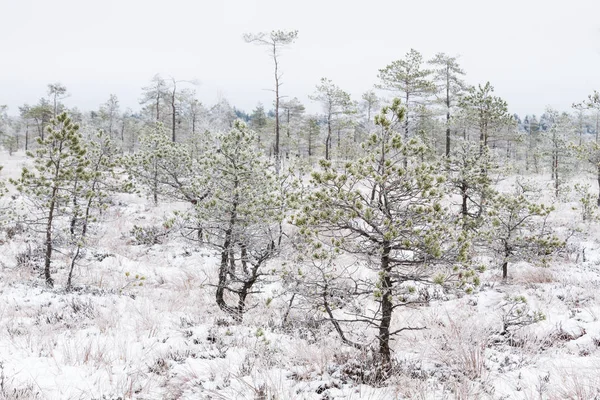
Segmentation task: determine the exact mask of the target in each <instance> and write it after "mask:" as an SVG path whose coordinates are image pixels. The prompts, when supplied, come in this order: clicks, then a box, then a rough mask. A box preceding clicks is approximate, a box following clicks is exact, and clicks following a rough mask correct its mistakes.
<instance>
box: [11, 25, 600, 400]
mask: <svg viewBox="0 0 600 400" xmlns="http://www.w3.org/2000/svg"><path fill="white" fill-rule="evenodd" d="M297 35H298V33H297V32H295V31H290V32H287V31H286V32H283V31H278V32H272V33H261V34H252V35H246V36H245V40H246V41H248V42H249V43H254V44H258V45H260V46H263V47H266V48H267V49H268V52H269V53H268V54H269V56H270V57H271V58H272V60H273V62H274V64H273V66H274V74H275V82H274V93H275V98H274V103H273V107H274V108H273V109H271V107H270V106H267V107H266V108H265V106H263V105H261V104H258V105H257V106H256V108H255V109H254V110H252V111H251V112H248V113H247V112H245V111H242V110H239V109H236V108H235V107H233V106H232V105H230V104H229V103H228V102H227V101H226V100H224V99H223V100H221V101H220V102H219V103H217V104H214V105H205V104H201V103H200V102H199V101H198V100H196V98H195V86H194V84H193V83H192V82H189V81H178V80H175V79H173V78H172V79H164V78H163V77H161V76H159V75H157V76H155V77H154V78H152V80H151V81H150V82H149V84H148V86H146V87H144V88H143V89H142V94H141V100H140V105H141V108H140V109H138V110H131V109H126V110H123V109H122V108H121V107H120V105H119V101H118V98H117V96H116V95H110V97H109V99H108V101H107V102H106V103H104V104H102V105H101V106H100V107H99V109H98V110H89V111H85V112H84V111H79V110H78V109H68V108H67V107H65V106H64V105H63V104H62V101H61V100H62V99H63V98H65V96H66V95H67V88H65V87H64V86H63V85H61V84H59V83H56V84H51V85H48V93H47V94H48V97H45V98H42V99H41V100H39V101H38V102H37V103H36V104H33V105H29V104H24V105H23V106H22V107H20V108H19V110H18V115H13V114H9V112H8V111H9V110H6V109H4V110H3V112H2V114H1V115H0V116H1V118H2V122H1V123H0V129H1V131H0V133H1V140H2V144H3V146H4V149H5V150H6V151H7V152H8V153H9V154H10V155H11V156H12V155H13V154H15V153H16V154H23V153H21V152H24V153H25V154H26V155H27V160H28V161H27V162H25V164H24V166H23V167H22V168H21V171H20V173H19V175H18V176H14V177H12V178H11V179H6V180H5V181H3V182H2V187H1V188H0V189H1V192H2V194H4V195H5V196H4V199H3V200H4V202H3V203H2V204H3V208H2V209H1V210H0V216H1V218H2V222H3V229H4V232H5V239H6V240H13V241H16V243H20V245H19V246H21V247H20V250H19V257H20V258H17V259H14V260H8V261H5V262H4V265H3V268H13V267H14V265H19V266H22V265H23V263H24V259H27V260H28V261H29V262H28V263H27V265H28V268H31V269H32V270H33V271H36V273H39V278H36V279H37V280H38V281H39V282H38V283H39V284H40V285H44V286H46V287H47V288H48V289H47V290H53V291H55V292H60V293H62V291H63V290H64V291H67V292H69V293H73V292H75V293H76V292H78V291H84V290H89V288H87V289H86V288H84V287H83V286H79V283H78V276H79V268H80V267H81V266H82V265H86V266H89V265H90V258H94V257H96V258H97V257H99V256H98V254H100V250H101V249H99V248H98V246H97V243H98V241H99V240H100V237H101V235H102V232H103V230H102V226H104V225H106V224H111V223H113V222H111V220H110V218H112V217H109V216H111V215H113V214H111V210H112V209H116V208H118V207H119V206H120V202H121V201H122V200H121V199H123V198H124V197H123V196H124V195H127V194H128V195H131V194H136V195H138V196H141V197H142V198H144V199H146V200H145V201H146V203H147V206H148V207H154V208H155V209H156V210H159V209H160V210H161V211H160V212H159V213H158V214H161V213H162V214H161V218H162V221H161V223H160V224H158V225H144V224H143V221H142V222H141V223H139V224H138V223H137V222H136V225H135V226H134V228H133V229H132V230H131V231H130V232H129V233H128V234H129V237H130V238H131V241H130V242H129V245H130V246H146V247H153V248H158V249H161V248H162V247H164V246H167V245H168V243H169V242H177V243H182V246H183V247H185V248H189V249H192V251H196V252H207V253H206V254H207V256H206V257H213V258H214V259H215V263H216V269H215V270H214V271H213V272H214V273H213V272H211V273H206V278H205V279H204V280H203V282H202V284H201V289H202V291H204V292H205V293H207V294H209V295H210V298H211V299H212V300H211V301H213V302H214V304H215V305H216V306H217V307H218V310H219V311H218V312H219V313H220V314H218V315H219V316H218V318H219V320H220V321H227V322H226V324H227V326H236V325H240V326H243V325H244V324H245V323H246V322H245V319H244V317H245V315H246V314H247V312H248V310H252V309H253V310H256V309H258V310H259V311H260V310H262V309H265V310H266V309H270V308H273V307H277V308H278V309H279V310H280V312H279V313H278V314H277V316H278V317H277V318H271V320H270V322H269V324H270V325H269V329H272V330H274V331H278V332H284V333H285V332H304V333H303V335H308V333H306V332H315V327H316V326H318V327H319V329H320V330H319V332H320V334H323V335H329V334H333V335H335V338H336V339H335V342H336V343H338V345H339V346H343V347H344V348H348V349H350V350H347V351H349V352H350V353H343V354H350V355H349V356H348V357H349V360H345V361H343V362H342V361H340V360H339V359H338V360H337V361H334V360H330V361H331V362H332V363H333V362H339V363H341V364H343V365H345V367H344V368H345V369H344V370H343V375H344V376H345V378H344V379H348V380H351V381H353V382H355V383H367V384H369V385H373V386H378V385H380V386H381V385H382V386H385V385H386V384H390V382H392V381H393V379H397V378H398V376H400V375H402V374H404V373H405V372H406V371H404V370H403V368H405V366H404V367H403V366H402V365H403V364H402V362H401V361H402V360H400V359H399V358H398V357H397V356H396V352H397V351H398V349H401V348H403V347H405V346H406V345H407V342H406V334H407V333H410V334H418V333H419V332H425V331H427V330H428V329H431V328H432V327H433V326H432V325H431V321H427V320H426V319H420V318H417V319H416V320H415V321H418V322H416V323H412V322H411V321H410V320H407V319H406V318H404V317H402V318H401V317H400V315H403V316H404V315H405V314H404V313H405V312H406V310H410V311H411V312H416V313H419V312H420V311H421V310H424V309H426V308H427V306H428V304H430V303H431V302H444V301H451V300H454V299H459V298H463V297H465V296H467V297H468V296H471V295H473V294H475V293H478V292H480V291H482V290H486V288H484V287H482V286H483V285H482V276H486V275H485V274H492V276H495V274H497V275H499V278H498V281H499V282H500V284H501V283H502V282H510V281H511V278H512V275H513V274H514V272H515V270H516V269H518V268H520V267H522V266H523V265H533V266H537V267H539V268H545V267H546V266H548V265H551V264H552V263H555V262H556V260H566V259H575V258H576V259H577V260H579V259H580V257H581V258H582V259H583V261H585V259H584V258H585V251H583V252H581V251H579V250H573V248H574V247H573V243H574V242H573V240H574V238H577V237H579V236H581V235H582V231H581V225H577V224H573V225H569V226H565V225H564V224H562V223H557V222H556V221H557V220H559V219H558V218H557V216H556V215H555V214H556V208H557V207H560V206H561V204H566V203H569V202H571V203H573V204H575V205H574V206H573V207H572V208H573V209H574V213H573V215H577V219H578V221H580V222H581V223H587V224H590V223H595V222H596V221H597V218H598V211H597V209H598V206H599V205H600V147H599V142H598V133H599V127H598V122H597V121H598V116H599V115H600V114H599V113H600V111H599V110H600V107H599V106H598V104H599V102H600V100H599V97H598V93H596V92H594V93H593V94H592V95H590V96H589V98H588V99H585V100H584V101H583V102H581V103H578V104H577V105H574V108H573V110H553V109H547V110H546V112H545V113H544V114H543V115H540V116H535V115H522V116H519V115H516V114H511V113H510V112H509V105H508V104H507V103H506V102H505V101H504V100H503V99H501V98H500V97H498V96H496V95H495V94H494V88H493V86H492V85H491V84H490V83H489V82H482V83H477V82H474V84H473V85H471V84H468V83H466V81H465V79H466V74H465V72H464V71H463V70H462V69H461V67H460V65H459V60H458V59H457V58H455V57H452V56H449V55H446V54H444V53H439V54H436V55H435V56H433V57H432V58H431V59H429V60H427V59H425V58H424V57H423V56H422V55H421V54H420V53H419V52H418V51H416V50H410V52H408V53H407V54H406V55H405V56H404V57H403V58H400V59H398V60H395V61H392V62H390V64H389V65H387V66H382V68H381V69H380V70H379V71H374V74H377V77H378V80H379V83H378V84H377V85H376V87H375V88H374V89H373V90H371V91H368V92H366V93H364V94H363V95H362V96H361V97H360V98H359V99H353V98H352V96H350V95H349V94H348V93H347V92H345V91H344V89H343V88H341V87H339V86H338V85H336V84H335V83H334V80H332V79H329V78H323V79H321V81H320V82H315V88H314V91H313V92H312V95H311V96H310V99H311V101H313V102H316V103H317V104H319V105H320V106H321V107H322V112H321V113H318V114H308V113H307V112H306V109H305V105H303V104H302V103H301V102H300V101H299V100H298V99H297V98H294V97H293V95H294V94H293V93H286V95H287V97H285V96H283V95H282V90H283V89H282V87H281V84H282V75H281V70H282V69H285V63H281V62H280V60H279V58H278V57H279V55H280V52H281V51H282V50H283V49H284V48H288V47H289V49H288V50H286V51H293V42H294V41H295V39H296V37H297ZM269 73H272V71H271V72H270V71H265V74H269ZM333 78H334V77H333ZM574 100H577V99H574ZM10 111H12V110H10ZM584 174H588V175H589V176H592V177H593V179H592V180H591V181H592V182H593V181H594V180H595V181H597V185H598V186H595V187H593V186H591V185H590V184H586V183H577V184H571V180H573V179H575V178H577V177H580V176H582V175H584ZM588 175H586V176H588ZM548 182H551V185H550V188H549V189H548V187H547V186H544V185H546V184H547V183H548ZM123 218H125V217H123ZM578 235H579V236H578ZM19 238H22V240H21V241H18V239H19ZM25 238H27V240H25ZM103 251H110V249H108V250H106V249H104V250H103ZM106 257H110V254H105V255H104V256H103V257H102V259H104V258H106ZM100 261H102V260H100ZM86 268H87V267H86ZM95 268H101V266H97V267H95ZM198 269H201V266H200V265H199V266H198ZM124 279H126V283H125V284H124V285H123V286H122V287H121V288H120V290H121V291H123V290H126V288H129V287H131V286H132V285H133V286H136V285H143V284H144V280H145V278H144V277H143V276H135V278H134V275H130V273H129V272H127V275H126V278H124ZM35 282H36V281H35V280H34V283H32V284H36V283H35ZM273 288H276V289H275V290H273ZM147 290H152V288H148V289H147ZM503 301H504V302H503V303H502V304H503V305H502V307H501V308H502V310H503V312H502V324H501V325H499V327H498V329H497V331H495V332H488V334H487V336H484V337H480V338H478V339H477V340H484V341H485V343H483V344H481V343H479V342H477V343H478V344H477V345H478V346H479V345H481V346H482V347H480V351H481V352H482V353H481V354H479V353H477V354H475V353H470V354H468V355H464V354H463V355H460V354H459V355H456V357H462V356H465V357H467V359H462V361H461V362H462V363H463V364H461V365H462V366H463V368H462V370H461V371H460V374H459V375H456V376H453V377H452V378H449V377H447V379H454V380H455V381H456V382H463V383H464V382H467V381H469V380H471V379H475V378H479V377H481V376H482V374H483V370H484V364H485V363H484V362H483V361H479V359H478V357H479V358H481V357H484V356H483V352H485V351H486V349H488V346H491V344H492V342H493V343H495V345H496V346H502V345H510V346H518V345H522V342H519V340H522V338H518V337H517V336H516V332H518V331H519V329H520V328H522V327H526V326H529V325H533V324H536V323H539V322H540V321H543V320H544V319H545V318H546V315H544V314H543V313H542V312H540V311H539V310H537V309H535V308H532V307H530V306H529V304H528V302H527V299H526V298H525V297H523V296H521V295H517V296H513V295H510V296H509V295H507V297H506V298H505V299H504V300H503ZM453 321H454V320H453V319H452V318H450V320H449V322H448V321H447V322H446V324H447V325H444V329H447V330H450V329H452V326H453V325H452V324H453V323H454V322H453ZM223 323H224V324H225V322H223ZM440 323H441V322H440ZM260 329H261V330H260V331H257V333H256V335H257V337H260V336H262V334H263V331H262V328H260ZM227 332H230V331H229V328H228V330H227ZM454 333H455V334H457V335H458V333H456V332H454ZM482 338H483V339H482ZM213 339H214V340H215V341H216V340H217V339H216V338H213ZM563 339H564V338H563ZM463 344H464V343H463ZM448 345H449V346H453V345H457V344H456V343H455V344H448ZM548 345H549V344H548ZM225 351H226V350H225ZM440 351H442V350H440ZM470 351H474V350H473V349H471V350H470ZM340 354H342V353H340ZM338 356H339V357H341V355H338ZM448 362H449V361H448ZM1 365H2V363H1V360H0V366H1ZM159 367H161V366H160V365H159V366H154V367H153V368H159ZM163 367H164V366H163ZM240 374H241V372H240ZM0 382H4V380H0ZM326 389H328V388H326ZM0 390H4V389H3V387H2V386H0ZM257 390H258V389H257ZM324 390H325V389H324ZM540 390H541V389H540ZM15 393H16V392H15ZM455 393H458V392H457V391H456V390H455ZM257 396H258V395H257ZM457 396H458V395H457ZM256 398H265V399H266V398H267V397H256ZM269 398H271V397H269ZM273 398H275V397H273ZM323 398H325V397H323Z"/></svg>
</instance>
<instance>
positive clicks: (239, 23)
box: [0, 0, 600, 114]
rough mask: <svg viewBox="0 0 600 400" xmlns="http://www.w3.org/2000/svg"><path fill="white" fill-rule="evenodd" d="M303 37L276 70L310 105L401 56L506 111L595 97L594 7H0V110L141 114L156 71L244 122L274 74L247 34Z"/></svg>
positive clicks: (599, 11) (313, 3)
mask: <svg viewBox="0 0 600 400" xmlns="http://www.w3.org/2000/svg"><path fill="white" fill-rule="evenodd" d="M272 29H298V30H299V39H298V41H297V42H296V43H295V44H294V45H292V47H290V49H289V50H286V51H285V52H284V54H283V57H282V59H281V65H282V70H283V71H284V86H283V94H285V95H290V96H291V97H293V96H297V97H298V98H300V99H301V100H302V101H304V102H306V103H308V106H309V110H311V111H317V110H319V107H318V106H317V105H312V106H311V105H310V102H309V100H308V98H307V95H308V94H310V93H312V92H313V91H314V87H315V85H316V84H317V83H318V81H319V79H320V78H321V77H328V78H330V79H332V80H333V81H334V82H335V83H336V84H338V85H339V86H340V87H342V88H343V89H345V90H347V91H348V92H350V93H351V94H352V95H353V97H354V98H355V99H358V98H359V97H360V95H361V93H363V92H364V91H366V90H368V89H370V88H372V86H373V84H375V83H376V82H377V72H378V69H380V68H383V67H385V66H386V65H387V64H389V63H390V62H391V61H393V60H396V59H399V58H402V57H403V56H404V55H405V54H406V52H408V51H409V49H410V48H411V47H412V48H415V49H416V50H419V51H420V52H421V53H423V55H424V56H425V58H426V59H428V58H430V57H432V56H433V55H434V54H435V53H436V52H440V51H443V52H445V53H448V54H450V55H460V57H461V58H460V62H461V64H462V66H463V68H464V69H465V70H466V72H467V77H466V80H467V81H468V82H469V83H471V84H475V83H481V82H485V81H487V80H489V81H490V82H491V83H492V85H494V86H495V88H496V93H497V94H498V95H500V96H501V97H503V98H504V99H506V100H507V101H508V103H509V108H510V110H511V112H518V113H519V114H524V113H536V114H540V113H541V112H542V111H543V109H544V107H545V106H546V105H552V106H554V107H556V108H559V109H563V110H567V109H570V106H571V103H573V102H575V101H581V100H583V99H585V98H586V97H587V95H588V94H589V93H591V92H592V91H593V90H594V89H598V90H600V0H571V1H568V2H566V1H558V0H519V1H517V0H503V1H496V0H494V1H492V0H407V1H401V0H387V1H384V0H371V1H365V0H363V1H356V0H318V1H317V0H304V1H295V2H292V1H286V0H221V1H218V0H213V1H205V0H169V1H166V0H163V1H157V0H103V1H91V0H52V1H49V0H0V54H1V55H2V56H1V58H0V104H7V105H8V106H9V113H10V114H16V113H17V112H18V109H17V107H18V106H19V105H21V104H23V103H25V102H27V103H30V104H31V103H36V102H37V100H38V99H39V98H40V97H42V96H45V95H46V85H47V84H48V83H51V82H61V83H63V84H64V85H66V86H67V88H68V90H69V92H70V93H71V97H70V98H68V99H67V100H65V103H66V104H67V105H69V106H77V107H79V108H80V109H83V110H91V109H97V108H98V106H99V105H100V104H101V103H103V102H104V101H106V100H107V99H108V96H109V94H110V93H114V94H116V95H117V96H118V97H119V99H120V102H121V106H122V108H124V107H127V106H128V107H132V108H133V109H138V108H139V105H138V99H139V98H140V96H141V87H142V86H145V85H146V84H147V83H148V81H149V80H150V79H151V78H152V76H153V75H154V74H156V73H160V74H161V75H163V77H165V78H167V77H169V76H173V77H175V78H176V79H198V80H199V81H200V82H201V85H200V86H199V87H198V88H197V91H198V97H199V98H200V100H201V101H203V102H204V103H205V104H209V105H210V104H214V103H215V102H216V101H217V99H218V98H219V96H224V97H225V98H227V99H228V100H229V101H230V103H231V104H232V105H235V106H237V107H238V108H240V109H243V110H246V111H248V112H250V111H251V110H252V109H253V108H254V107H255V105H256V103H257V102H259V101H261V102H262V103H263V104H265V106H266V108H270V105H271V104H272V93H271V92H268V91H266V90H264V89H270V88H271V87H272V65H271V62H270V59H269V58H268V56H267V54H266V53H265V50H264V49H262V48H260V47H258V46H254V45H251V44H246V43H244V41H243V40H242V34H243V33H245V32H259V31H270V30H272Z"/></svg>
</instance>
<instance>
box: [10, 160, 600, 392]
mask: <svg viewBox="0 0 600 400" xmlns="http://www.w3.org/2000/svg"><path fill="white" fill-rule="evenodd" d="M24 160H25V158H24V157H23V156H22V155H16V156H13V157H9V156H8V155H7V154H6V153H0V165H4V166H5V169H4V170H3V171H2V172H1V173H0V176H1V177H3V178H6V177H8V176H17V175H18V173H19V169H20V167H21V166H22V165H23V163H24ZM540 179H541V178H540ZM588 181H589V183H590V184H591V183H592V179H591V178H590V179H589V180H588ZM543 182H548V179H547V178H545V180H543ZM503 184H504V185H505V184H507V183H506V182H503ZM547 191H548V193H551V191H550V190H547ZM544 196H546V197H547V198H548V199H550V195H549V194H544ZM556 206H557V208H558V212H556V213H555V217H554V219H553V221H554V223H556V224H558V225H561V226H564V227H565V228H567V227H568V228H573V227H579V228H580V232H579V233H577V234H576V235H575V236H574V237H573V238H572V240H571V242H570V247H569V249H570V251H569V252H568V253H567V254H565V255H564V256H563V257H561V258H560V259H558V260H557V261H555V262H554V263H553V264H552V265H551V266H549V267H547V268H541V267H534V266H531V265H529V264H527V263H519V264H518V265H512V266H511V269H510V271H509V273H510V274H511V279H510V280H509V282H508V283H502V282H501V279H500V278H499V271H498V270H497V269H495V268H490V270H489V271H487V272H485V273H484V274H483V276H482V287H481V289H480V290H478V291H477V292H475V293H474V294H472V295H464V296H462V297H457V298H453V299H451V300H448V301H443V302H442V301H434V302H432V303H431V304H430V305H429V306H428V307H423V308H419V309H411V310H406V311H404V312H403V313H402V314H399V315H398V319H399V320H401V321H402V322H403V323H410V324H424V325H425V326H427V327H428V329H426V330H423V331H414V332H408V333H407V334H405V335H404V336H400V337H398V340H396V341H395V342H394V350H395V356H396V357H397V359H398V361H399V369H398V373H397V374H396V375H395V376H394V377H392V378H391V379H390V380H389V381H388V383H387V386H385V387H371V386H368V385H361V384H358V383H356V382H354V381H352V380H351V379H350V378H349V374H348V373H347V369H345V367H344V366H346V367H347V366H348V360H350V359H356V358H357V357H359V364H360V355H357V354H356V353H355V351H354V350H352V349H350V348H345V347H344V346H342V345H340V342H339V340H338V339H337V338H336V336H335V335H334V333H332V332H331V327H330V326H321V327H315V330H316V331H317V333H318V335H316V336H313V335H309V334H307V333H306V332H305V331H304V330H301V329H298V330H283V329H281V328H280V327H279V324H278V321H280V320H281V316H282V314H283V312H284V307H283V299H281V300H278V299H276V300H274V301H272V302H270V303H269V304H267V301H266V299H267V297H269V296H272V293H265V295H264V298H260V297H259V298H255V299H254V303H253V304H254V305H256V307H254V308H252V309H251V310H249V311H248V313H247V315H246V316H245V318H244V322H243V323H241V324H235V323H233V321H232V320H231V319H230V318H228V317H227V316H226V315H225V314H223V313H222V312H221V311H219V309H218V308H217V307H216V305H215V304H214V293H213V288H212V287H211V286H210V283H211V282H213V281H214V279H215V275H216V274H215V271H216V266H215V262H216V257H215V255H214V254H213V253H212V252H211V251H210V250H207V249H200V248H196V247H194V246H193V245H191V244H189V243H186V242H184V241H183V240H182V239H180V238H172V239H170V240H166V241H165V242H164V243H162V244H156V245H152V246H148V245H137V244H135V243H133V242H132V239H131V235H130V234H129V232H130V230H131V228H132V227H133V226H134V225H138V226H152V225H160V223H161V221H162V220H163V218H164V216H166V215H168V213H169V211H170V210H171V209H172V207H173V206H170V205H161V206H159V207H156V208H155V207H151V206H150V205H148V203H147V202H146V201H145V200H144V199H142V198H138V197H136V196H133V195H122V196H120V197H119V199H118V204H117V205H116V206H114V207H112V208H110V210H109V211H108V214H107V215H106V216H105V217H106V218H105V221H104V222H103V227H102V231H101V232H100V234H99V236H98V240H97V242H95V243H94V245H93V247H92V248H91V249H89V250H88V251H87V254H86V257H85V260H84V262H83V263H82V265H81V266H80V267H79V268H78V270H77V273H76V276H75V280H74V284H75V286H76V287H77V290H76V291H75V292H71V293H67V292H65V291H64V289H63V288H64V284H65V281H66V273H67V260H66V259H65V260H64V262H61V261H60V259H59V261H57V263H56V265H55V271H54V273H55V278H56V288H55V289H47V288H46V287H45V286H44V285H43V280H42V279H40V276H39V271H37V270H34V269H33V268H32V267H31V266H27V265H23V264H21V265H17V261H16V260H17V258H18V256H19V255H22V254H24V253H26V252H27V251H28V249H29V248H35V247H36V246H37V245H39V243H35V242H32V241H28V240H27V238H26V237H24V236H23V235H20V234H17V235H15V236H13V237H9V236H10V235H7V233H6V232H4V233H3V234H2V235H3V236H0V237H1V238H2V241H1V244H0V399H2V398H6V399H29V398H39V399H118V398H122V399H125V398H135V399H163V398H164V399H265V400H266V399H269V400H271V399H323V400H324V399H404V398H416V399H454V398H456V399H593V398H595V396H598V397H597V398H600V321H598V317H600V295H599V294H598V288H600V250H599V248H600V245H599V243H598V240H599V239H600V228H599V227H598V224H597V223H591V224H590V223H588V224H583V223H579V222H578V221H579V219H580V216H579V213H578V211H577V210H573V207H575V206H576V203H575V202H565V203H562V204H556ZM584 250H585V260H584V255H583V254H584ZM275 262H281V260H277V261H275ZM507 295H508V296H510V297H514V296H521V295H522V296H525V298H526V299H527V307H528V308H529V310H530V311H540V312H541V313H543V314H544V315H545V320H543V321H540V322H537V323H535V324H531V325H528V326H525V327H523V328H522V329H520V330H518V332H517V334H516V335H515V337H516V338H517V339H516V340H515V343H510V344H507V343H506V342H505V341H500V340H498V338H497V332H498V331H499V329H500V328H501V325H502V317H503V315H506V310H507V301H506V296H507ZM359 367H360V365H359V366H358V367H357V368H359Z"/></svg>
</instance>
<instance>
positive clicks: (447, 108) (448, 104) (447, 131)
mask: <svg viewBox="0 0 600 400" xmlns="http://www.w3.org/2000/svg"><path fill="white" fill-rule="evenodd" d="M446 157H450V71H449V70H448V66H446Z"/></svg>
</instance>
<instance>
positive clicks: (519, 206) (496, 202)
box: [486, 182, 565, 279]
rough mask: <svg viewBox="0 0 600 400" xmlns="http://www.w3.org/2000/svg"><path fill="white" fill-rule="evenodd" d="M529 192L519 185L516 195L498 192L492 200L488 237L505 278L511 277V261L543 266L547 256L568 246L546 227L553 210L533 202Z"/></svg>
mask: <svg viewBox="0 0 600 400" xmlns="http://www.w3.org/2000/svg"><path fill="white" fill-rule="evenodd" d="M528 189H529V188H528V187H527V185H523V184H521V183H520V182H517V185H516V186H515V189H514V192H513V193H505V194H501V193H498V194H496V195H495V196H494V197H493V198H491V199H490V204H489V208H488V213H487V217H488V218H486V220H487V222H488V224H489V225H488V228H487V233H486V236H487V237H488V240H489V243H490V245H491V247H492V249H493V250H494V252H495V253H496V254H497V255H498V256H499V257H500V258H501V260H502V279H506V278H507V277H508V264H509V262H511V261H517V260H528V261H531V262H534V263H541V264H544V263H545V262H546V261H547V258H548V256H550V255H552V254H553V253H555V252H556V251H557V250H558V249H560V248H562V247H564V245H565V243H564V242H563V241H561V240H560V239H559V238H558V237H557V236H556V235H554V234H553V232H552V230H551V229H550V227H549V226H548V224H547V218H548V215H550V213H551V212H552V211H553V210H554V207H551V206H546V205H544V204H541V203H536V202H534V201H533V200H532V199H531V196H530V194H531V193H528V191H529V190H528Z"/></svg>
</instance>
